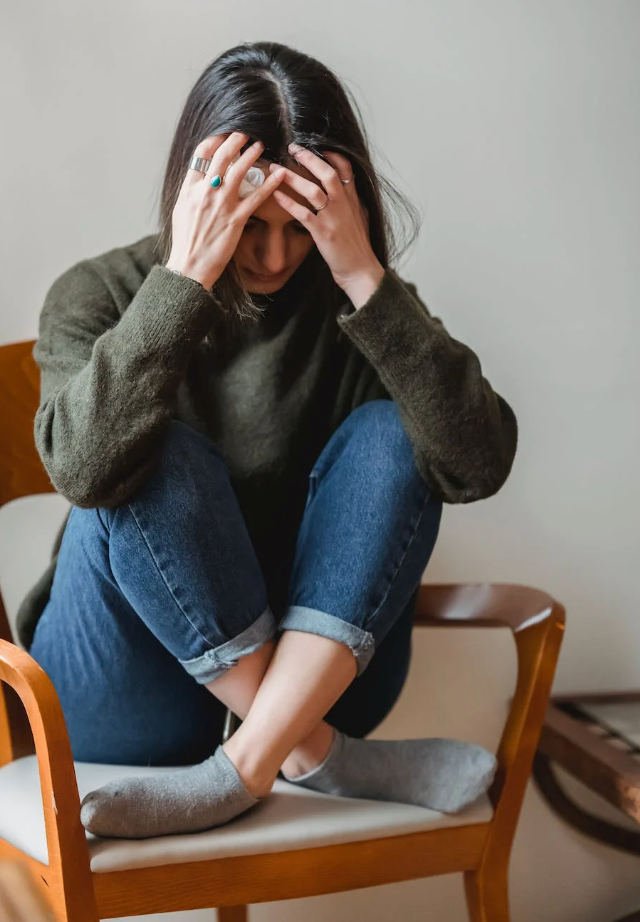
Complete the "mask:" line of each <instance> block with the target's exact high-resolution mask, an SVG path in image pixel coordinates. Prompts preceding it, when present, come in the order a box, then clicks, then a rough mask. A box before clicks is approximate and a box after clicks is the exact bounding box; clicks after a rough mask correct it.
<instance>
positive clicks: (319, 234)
mask: <svg viewBox="0 0 640 922" xmlns="http://www.w3.org/2000/svg"><path fill="white" fill-rule="evenodd" d="M289 151H290V153H291V154H292V155H293V156H294V157H295V159H296V160H297V161H298V163H300V164H302V166H304V167H306V169H307V170H309V172H310V173H312V174H313V175H314V176H316V177H317V178H318V179H319V180H320V182H321V183H322V187H321V186H318V185H316V183H314V182H312V181H311V180H310V179H304V178H303V177H302V176H299V175H298V174H297V173H294V172H293V170H287V172H286V174H285V177H284V179H283V181H282V182H283V185H281V186H280V187H279V188H278V189H275V190H274V191H273V193H272V194H273V197H274V199H275V200H276V201H277V202H278V204H279V205H281V206H282V207H283V208H284V209H285V210H286V211H288V212H289V214H290V215H292V216H293V217H294V218H296V219H297V220H298V221H300V223H301V224H302V225H303V226H304V227H306V229H307V230H308V231H309V232H310V234H311V235H312V237H313V239H314V242H315V244H316V246H317V247H318V249H319V251H320V253H321V255H322V257H323V258H324V260H325V262H326V263H327V265H328V266H329V268H330V270H331V274H332V275H333V278H334V281H335V283H336V284H337V285H339V286H340V288H342V290H343V291H344V292H345V293H346V294H347V295H348V296H349V297H351V293H352V292H356V291H358V290H363V286H364V285H368V286H369V287H370V288H372V289H375V287H377V284H378V283H379V282H380V280H381V279H382V276H383V275H384V268H383V266H382V265H381V263H380V261H379V260H378V258H377V257H376V254H375V253H374V252H373V248H372V246H371V239H370V237H369V221H368V218H367V214H366V211H365V208H364V206H363V204H362V202H361V201H360V198H359V196H358V193H357V191H356V188H355V180H353V170H352V168H351V163H350V162H349V160H347V158H346V157H343V156H342V154H338V153H335V152H334V151H322V154H323V155H324V156H325V157H326V158H327V160H329V161H330V164H329V163H326V162H325V161H324V160H322V159H321V158H320V157H318V156H316V154H314V153H313V152H312V151H310V150H306V149H305V148H303V147H300V146H299V145H296V144H292V145H290V147H289ZM331 164H332V165H331ZM278 167H279V164H274V163H272V164H270V169H271V170H272V171H273V170H275V169H277V168H278ZM349 178H351V179H352V182H350V183H347V184H345V185H343V184H342V183H341V182H340V180H341V179H349ZM284 183H288V184H289V185H290V186H291V188H292V189H294V190H295V191H296V192H298V193H299V194H300V195H301V196H303V197H304V198H306V199H307V201H308V202H310V203H311V205H313V206H314V207H315V208H319V209H320V211H318V212H317V214H314V212H313V211H311V210H310V209H309V208H307V207H306V206H304V205H301V204H300V203H299V202H296V201H295V200H294V199H292V198H291V196H290V195H287V194H286V192H283V191H282V190H283V186H284ZM327 197H328V204H326V207H323V206H324V205H325V203H326V202H327Z"/></svg>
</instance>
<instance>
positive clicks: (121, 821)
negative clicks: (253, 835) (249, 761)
mask: <svg viewBox="0 0 640 922" xmlns="http://www.w3.org/2000/svg"><path fill="white" fill-rule="evenodd" d="M260 799H261V798H260V797H255V796H254V795H253V794H252V793H251V792H250V791H249V790H248V788H247V787H246V786H245V784H244V782H243V780H242V778H241V776H240V774H239V773H238V771H237V769H236V767H235V765H234V764H233V762H232V761H231V759H230V758H229V756H228V755H227V753H226V752H225V750H224V749H223V748H222V745H220V746H218V748H217V749H216V751H215V753H214V754H213V755H212V756H211V757H210V758H209V759H206V760H205V761H204V762H201V763H200V764H199V765H193V766H190V767H189V768H185V769H181V770H180V771H175V772H163V773H159V774H158V775H156V776H154V777H146V778H136V777H132V778H124V779H122V781H111V782H109V784H105V785H104V786H103V787H101V788H98V790H96V791H91V792H90V793H89V794H87V796H86V797H85V798H84V800H83V801H82V807H81V810H80V819H81V821H82V824H83V826H85V828H86V829H88V830H89V832H92V833H94V835H97V836H112V837H116V838H124V839H146V838H150V837H153V836H165V835H171V834H178V833H189V832H200V831H202V830H204V829H212V828H213V827H214V826H221V825H222V824H223V823H227V822H229V820H232V819H233V818H234V817H236V816H239V815H240V814H241V813H244V812H245V810H248V809H249V808H250V807H252V806H254V805H255V804H257V803H259V801H260Z"/></svg>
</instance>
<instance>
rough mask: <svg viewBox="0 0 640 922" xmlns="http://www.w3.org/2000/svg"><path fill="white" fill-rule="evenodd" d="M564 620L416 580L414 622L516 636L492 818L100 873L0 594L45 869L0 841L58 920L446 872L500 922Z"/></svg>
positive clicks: (52, 695) (515, 596) (41, 695)
mask: <svg viewBox="0 0 640 922" xmlns="http://www.w3.org/2000/svg"><path fill="white" fill-rule="evenodd" d="M18 345H20V346H27V347H28V346H31V345H32V344H28V343H27V344H18ZM3 348H7V347H3ZM1 386H2V381H1V374H0V389H1ZM33 412H35V410H33ZM17 456H20V453H18V455H17ZM21 492H22V495H25V494H26V493H28V492H29V490H28V489H24V487H23V489H22V491H21ZM33 492H39V490H34V491H33ZM9 498H12V497H11V496H10V497H9ZM4 501H7V500H6V498H5V500H4ZM564 621H565V610H564V607H563V606H562V605H561V604H560V603H559V602H557V601H556V600H554V599H553V598H551V596H549V595H547V594H546V593H545V592H543V591H541V590H538V589H534V588H529V587H526V586H517V585H511V584H488V583H477V584H472V583H469V584H452V585H430V584H423V585H422V586H421V588H420V591H419V594H418V600H417V607H416V614H415V624H416V625H417V626H420V627H427V626H429V625H436V626H443V625H447V626H448V625H451V626H458V627H460V626H462V627H507V628H510V630H511V631H512V633H513V637H514V640H515V646H516V653H517V661H518V673H517V682H516V689H515V694H514V696H513V699H512V701H511V704H510V708H509V713H508V717H507V720H506V723H505V727H504V729H503V732H502V737H501V740H500V744H499V747H498V752H497V759H498V771H497V773H496V777H495V780H494V782H493V785H492V787H491V789H490V791H489V797H490V799H491V802H492V805H493V808H494V813H493V817H492V819H491V821H490V822H486V823H480V824H471V825H468V826H458V827H453V828H443V829H433V830H428V831H422V832H414V833H409V834H405V835H398V836H391V837H388V838H378V839H370V840H366V841H359V842H347V843H342V844H338V845H327V846H321V847H315V848H307V849H299V850H289V851H285V852H275V853H268V854H255V855H242V856H237V857H228V858H219V859H213V860H209V861H198V862H189V863H184V864H172V865H163V866H161V867H150V868H137V869H132V870H127V871H115V872H107V873H94V872H92V871H91V868H90V862H89V851H88V845H87V839H86V836H85V831H84V828H83V827H82V825H81V823H80V798H79V794H78V788H77V784H76V776H75V770H74V765H73V758H72V754H71V745H70V742H69V735H68V732H67V728H66V724H65V720H64V716H63V713H62V708H61V706H60V702H59V700H58V696H57V694H56V692H55V689H54V687H53V685H52V683H51V681H50V679H49V678H48V676H47V675H46V673H45V672H44V670H43V669H42V668H41V667H40V666H39V665H38V664H37V663H36V662H35V660H34V659H33V658H32V657H31V656H29V654H28V653H26V652H25V651H24V650H21V649H20V648H19V647H17V646H16V645H15V644H13V643H12V642H10V640H9V638H10V637H11V632H10V629H9V625H8V621H7V616H6V611H5V607H4V603H3V601H2V597H1V595H0V636H1V637H2V638H5V639H0V764H1V765H5V764H7V763H8V762H9V761H11V760H12V759H15V758H18V757H19V756H21V755H24V754H26V753H27V752H28V751H34V750H35V754H36V756H37V759H38V767H39V775H40V786H41V792H42V806H43V811H44V821H45V829H46V837H47V847H48V853H49V864H48V865H45V864H41V863H40V862H38V861H36V860H34V859H33V858H31V857H30V856H28V855H26V854H24V853H23V852H21V851H20V850H19V849H17V848H15V847H14V846H13V845H11V844H10V843H8V842H6V841H4V840H0V858H7V859H18V860H23V861H25V862H26V863H27V864H28V865H29V866H30V868H31V871H32V873H33V875H34V877H35V879H36V880H38V881H39V883H40V886H41V887H42V889H43V891H44V892H45V893H46V897H47V899H48V901H49V903H50V904H51V906H52V907H53V911H54V913H55V917H56V920H57V922H98V920H99V919H107V918H113V917H117V916H131V915H144V914H146V913H154V912H171V911H178V910H182V911H186V910H192V909H203V908H213V907H217V908H218V918H219V920H220V922H246V920H247V907H248V905H249V904H251V903H264V902H269V901H273V900H288V899H298V898H300V897H307V896H317V895H320V894H324V893H335V892H340V891H345V890H352V889H358V888H362V887H371V886H378V885H380V884H385V883H397V882H399V881H404V880H413V879H416V878H421V877H430V876H435V875H439V874H448V873H452V872H462V873H463V874H464V882H465V893H466V899H467V906H468V910H469V918H470V920H471V922H508V920H509V905H508V869H509V859H510V854H511V847H512V843H513V838H514V835H515V831H516V826H517V822H518V817H519V814H520V809H521V806H522V800H523V797H524V794H525V790H526V786H527V781H528V779H529V776H530V773H531V767H532V762H533V758H534V755H535V751H536V747H537V744H538V739H539V736H540V733H541V730H542V725H543V722H544V717H545V711H546V708H547V703H548V700H549V695H550V692H551V686H552V682H553V677H554V674H555V669H556V663H557V659H558V655H559V651H560V645H561V642H562V637H563V631H564ZM5 683H6V685H8V686H10V687H11V688H12V689H13V690H14V692H15V693H16V695H17V697H18V698H19V699H20V701H21V702H22V705H23V708H24V710H22V709H21V708H18V707H16V700H15V698H14V697H13V696H12V695H6V693H5V687H4V686H5ZM25 716H26V722H28V731H29V732H28V733H27V734H26V735H25V726H26V723H25V720H24V717H25Z"/></svg>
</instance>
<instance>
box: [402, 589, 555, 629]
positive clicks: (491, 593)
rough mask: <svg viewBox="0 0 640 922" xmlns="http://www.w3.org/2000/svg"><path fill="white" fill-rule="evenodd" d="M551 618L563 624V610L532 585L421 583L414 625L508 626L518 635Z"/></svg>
mask: <svg viewBox="0 0 640 922" xmlns="http://www.w3.org/2000/svg"><path fill="white" fill-rule="evenodd" d="M552 616H553V617H554V618H555V619H556V620H557V619H558V618H559V619H560V620H561V621H562V623H564V608H563V607H562V606H561V605H560V604H559V603H558V602H556V601H555V599H553V598H552V597H551V596H550V595H547V593H546V592H543V591H542V590H541V589H533V588H531V587H530V586H518V585H517V584H515V583H451V584H440V583H433V584H431V583H422V585H421V586H420V589H419V591H418V602H417V606H416V614H415V618H414V624H434V623H438V622H446V623H447V624H450V625H462V626H464V627H474V626H475V627H509V628H511V630H512V631H513V632H514V633H515V632H517V631H520V630H522V629H523V628H526V627H528V626H529V625H531V624H535V623H536V622H538V621H543V620H544V619H545V618H549V617H552Z"/></svg>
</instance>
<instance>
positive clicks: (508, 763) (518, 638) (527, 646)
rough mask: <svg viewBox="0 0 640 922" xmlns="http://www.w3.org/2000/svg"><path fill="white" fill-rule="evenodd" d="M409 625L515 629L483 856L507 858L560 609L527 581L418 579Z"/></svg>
mask: <svg viewBox="0 0 640 922" xmlns="http://www.w3.org/2000/svg"><path fill="white" fill-rule="evenodd" d="M414 624H416V625H419V626H428V625H436V626H449V625H451V626H457V627H508V628H509V629H510V630H511V631H512V633H513V637H514V640H515V645H516V651H517V657H518V677H517V682H516V689H515V693H514V696H513V699H512V701H511V704H510V707H509V714H508V716H507V720H506V723H505V727H504V730H503V732H502V738H501V740H500V745H499V747H498V751H497V753H496V756H497V760H498V770H497V772H496V777H495V780H494V782H493V784H492V786H491V789H490V791H489V796H490V798H491V801H492V803H493V806H494V809H495V816H494V822H493V823H492V831H491V835H490V837H489V840H488V844H487V854H488V855H491V857H492V858H495V852H496V851H499V852H501V853H502V856H503V857H504V859H505V861H506V860H508V850H509V849H510V848H511V843H512V841H513V836H514V835H515V830H516V825H517V821H518V816H519V814H520V808H521V806H522V800H523V798H524V794H525V790H526V786H527V782H528V780H529V777H530V775H531V768H532V764H533V758H534V755H535V752H536V748H537V746H538V741H539V738H540V734H541V732H542V726H543V724H544V719H545V713H546V709H547V705H548V701H549V696H550V694H551V686H552V684H553V679H554V676H555V670H556V665H557V662H558V656H559V654H560V646H561V643H562V638H563V635H564V627H565V609H564V606H563V605H561V604H560V602H558V601H556V600H555V599H553V598H552V597H551V596H550V595H547V593H546V592H543V591H542V590H540V589H534V588H531V587H529V586H518V585H513V584H509V583H503V584H500V583H493V584H492V583H462V584H451V585H438V584H429V583H423V584H422V585H421V586H420V589H419V592H418V599H417V603H416V611H415V618H414ZM505 849H506V850H507V854H506V855H505V853H504V850H505ZM492 850H493V853H492Z"/></svg>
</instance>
